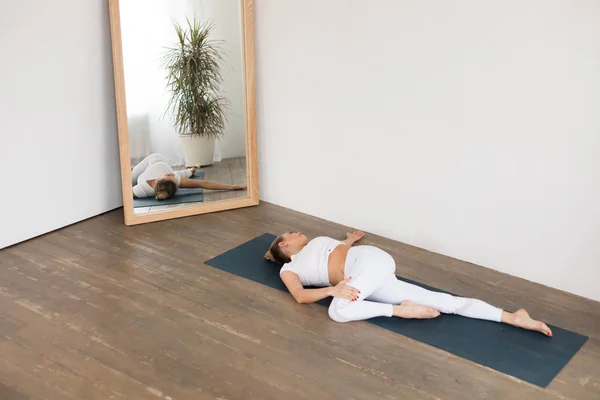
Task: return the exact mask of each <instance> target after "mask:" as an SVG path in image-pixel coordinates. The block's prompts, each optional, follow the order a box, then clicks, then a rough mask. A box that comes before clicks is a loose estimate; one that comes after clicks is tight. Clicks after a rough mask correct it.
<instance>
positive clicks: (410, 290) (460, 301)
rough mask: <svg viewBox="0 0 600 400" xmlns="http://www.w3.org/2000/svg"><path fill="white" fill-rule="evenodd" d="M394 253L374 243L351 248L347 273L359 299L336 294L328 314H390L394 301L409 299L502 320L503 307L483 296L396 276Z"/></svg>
mask: <svg viewBox="0 0 600 400" xmlns="http://www.w3.org/2000/svg"><path fill="white" fill-rule="evenodd" d="M395 272H396V263H395V262H394V259H393V258H392V256H390V255H389V254H388V253H386V252H385V251H383V250H381V249H378V248H377V247H373V246H356V247H352V248H351V249H350V250H349V251H348V256H347V258H346V265H345V273H344V275H345V277H346V278H348V277H350V276H351V277H352V280H350V282H349V283H348V285H349V286H352V287H354V288H356V289H358V290H359V291H360V295H359V299H358V300H356V301H350V300H346V299H343V298H340V297H335V298H334V299H333V301H332V302H331V305H330V306H329V316H330V317H331V319H333V320H334V321H337V322H349V321H358V320H364V319H369V318H374V317H391V316H392V310H393V307H392V305H393V304H400V303H401V302H403V301H405V300H409V301H411V302H413V303H415V304H420V305H423V306H428V307H432V308H435V309H436V310H438V311H439V312H441V313H445V314H458V315H462V316H465V317H469V318H478V319H486V320H489V321H496V322H500V320H501V317H502V310H501V309H499V308H496V307H493V306H491V305H489V304H487V303H484V302H483V301H481V300H476V299H467V298H463V297H455V296H451V295H449V294H446V293H439V292H433V291H430V290H427V289H423V288H422V287H419V286H416V285H412V284H410V283H407V282H403V281H400V280H398V279H397V278H396V275H395Z"/></svg>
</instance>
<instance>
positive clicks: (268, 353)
mask: <svg viewBox="0 0 600 400" xmlns="http://www.w3.org/2000/svg"><path fill="white" fill-rule="evenodd" d="M122 220H123V217H122V210H117V211H114V212H110V213H108V214H105V215H102V216H99V217H97V218H93V219H90V220H87V221H84V222H81V223H79V224H76V225H73V226H70V227H67V228H65V229H63V230H60V231H57V232H53V233H50V234H48V235H45V236H43V237H40V238H37V239H34V240H31V241H28V242H25V243H22V244H19V245H16V246H14V247H11V248H8V249H5V250H2V251H0V399H15V400H21V399H76V400H82V399H127V400H134V399H163V400H182V399H194V400H196V399H215V400H217V399H219V400H224V399H227V400H237V399H244V400H245V399H274V400H275V399H276V400H286V399H311V400H312V399H332V400H333V399H336V400H337V399H369V400H371V399H403V400H404V399H460V400H464V399H503V400H504V399H519V400H521V399H526V400H529V399H600V303H597V302H593V301H590V300H586V299H583V298H580V297H577V296H574V295H569V294H566V293H563V292H560V291H557V290H554V289H549V288H546V287H543V286H541V285H537V284H534V283H530V282H527V281H524V280H521V279H517V278H513V277H509V276H506V275H503V274H500V273H498V272H494V271H492V270H489V269H485V268H481V267H477V266H474V265H471V264H468V263H464V262H461V261H457V260H454V259H450V258H448V257H444V256H440V255H436V254H432V253H429V252H427V251H424V250H419V249H416V248H413V247H410V246H407V245H403V244H400V243H397V242H393V241H391V240H387V239H383V238H379V237H374V236H369V237H368V238H367V239H366V240H365V243H369V244H375V245H378V246H380V247H382V248H383V249H385V250H387V251H389V252H390V253H391V254H392V255H393V256H394V258H395V259H396V261H397V263H398V273H400V274H402V275H404V276H406V277H408V278H412V279H416V280H419V281H421V282H423V283H426V284H429V285H432V286H435V287H438V288H440V289H445V290H448V291H451V292H457V293H460V294H462V295H466V296H469V297H477V298H481V299H484V300H487V301H489V302H491V303H493V304H495V305H498V306H501V307H503V308H505V309H508V310H515V309H516V308H517V307H520V306H524V307H526V308H527V309H529V311H530V312H531V313H532V315H533V316H535V317H539V318H543V319H544V320H546V321H547V322H548V323H551V324H553V325H558V326H561V327H564V328H567V329H571V330H574V331H577V332H580V333H583V334H586V335H589V336H591V339H590V340H589V341H588V342H587V343H586V345H585V346H584V347H583V348H582V350H581V351H580V352H579V353H578V354H577V355H576V356H575V357H574V358H573V360H572V361H571V362H570V363H569V364H568V365H567V366H566V367H565V369H564V370H563V371H562V372H561V373H560V374H559V375H558V376H557V377H556V379H555V380H554V381H553V382H552V383H551V384H550V385H549V387H548V388H546V389H541V388H538V387H536V386H533V385H530V384H528V383H525V382H521V381H519V380H518V379H515V378H512V377H510V376H506V375H503V374H501V373H498V372H496V371H493V370H490V369H487V368H485V367H482V366H481V365H478V364H475V363H473V362H470V361H467V360H464V359H461V358H459V357H456V356H454V355H452V354H449V353H446V352H444V351H442V350H438V349H435V348H432V347H429V346H427V345H425V344H423V343H420V342H417V341H414V340H412V339H409V338H406V337H403V336H400V335H397V334H395V333H392V332H390V331H387V330H385V329H382V328H379V327H377V326H374V325H371V324H368V323H364V322H357V323H350V324H338V323H335V322H332V321H330V320H329V317H328V316H327V312H326V310H325V309H324V308H323V307H321V306H318V305H299V304H296V303H295V302H294V301H293V300H292V298H291V296H289V295H288V294H286V293H282V292H279V291H277V290H273V289H269V288H267V287H265V286H263V285H260V284H256V283H253V282H249V281H246V280H244V279H242V278H240V277H238V276H234V275H230V274H228V273H225V272H222V271H220V270H216V269H213V268H211V267H209V266H207V265H205V264H203V261H205V260H207V259H209V258H212V257H214V256H216V255H218V254H220V253H222V252H223V251H225V250H228V249H230V248H232V247H234V246H236V245H239V244H241V243H243V242H245V241H247V240H249V239H251V238H253V237H255V236H257V235H259V234H262V233H264V232H272V233H278V232H284V231H289V230H301V231H302V232H306V233H307V234H309V235H311V236H314V235H316V234H323V235H330V236H336V237H340V238H341V237H343V235H344V233H345V229H346V228H345V227H342V226H339V225H336V224H333V223H329V222H326V221H323V220H320V219H317V218H313V217H309V216H306V215H302V214H299V213H296V212H292V211H289V210H286V209H283V208H280V207H276V206H273V205H269V204H262V205H260V206H258V207H251V208H245V209H239V210H234V211H226V212H222V213H215V214H207V215H201V216H197V217H191V218H185V219H177V220H170V221H166V222H160V223H152V224H147V225H141V226H135V227H126V226H124V225H123V223H122ZM357 228H360V227H357ZM5 229H6V228H5ZM274 268H275V267H274Z"/></svg>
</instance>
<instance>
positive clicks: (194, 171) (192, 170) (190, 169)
mask: <svg viewBox="0 0 600 400" xmlns="http://www.w3.org/2000/svg"><path fill="white" fill-rule="evenodd" d="M188 171H190V172H191V173H192V175H194V174H195V173H196V167H191V168H188Z"/></svg>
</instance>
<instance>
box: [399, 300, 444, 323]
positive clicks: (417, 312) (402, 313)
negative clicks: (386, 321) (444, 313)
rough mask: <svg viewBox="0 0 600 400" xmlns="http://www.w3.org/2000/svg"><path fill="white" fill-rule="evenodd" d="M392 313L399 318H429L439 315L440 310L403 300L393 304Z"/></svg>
mask: <svg viewBox="0 0 600 400" xmlns="http://www.w3.org/2000/svg"><path fill="white" fill-rule="evenodd" d="M393 315H394V316H395V317H400V318H407V319H409V318H414V319H431V318H436V317H439V315H440V312H439V311H438V310H436V309H435V308H431V307H427V306H422V305H419V304H415V303H413V302H411V301H403V302H402V303H400V305H396V306H394V312H393Z"/></svg>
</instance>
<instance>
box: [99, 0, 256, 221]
mask: <svg viewBox="0 0 600 400" xmlns="http://www.w3.org/2000/svg"><path fill="white" fill-rule="evenodd" d="M109 5H110V20H111V31H112V45H113V64H114V74H115V91H116V100H117V117H118V129H119V144H120V152H121V175H122V188H123V204H124V213H125V223H126V224H128V225H134V224H140V223H145V222H152V221H158V220H164V219H168V218H177V217H183V216H189V215H194V214H202V213H207V212H213V211H221V210H227V209H233V208H239V207H247V206H252V205H256V204H258V169H257V156H256V123H255V84H254V48H253V38H254V32H253V29H254V23H253V13H252V0H154V1H147V0H109Z"/></svg>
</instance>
